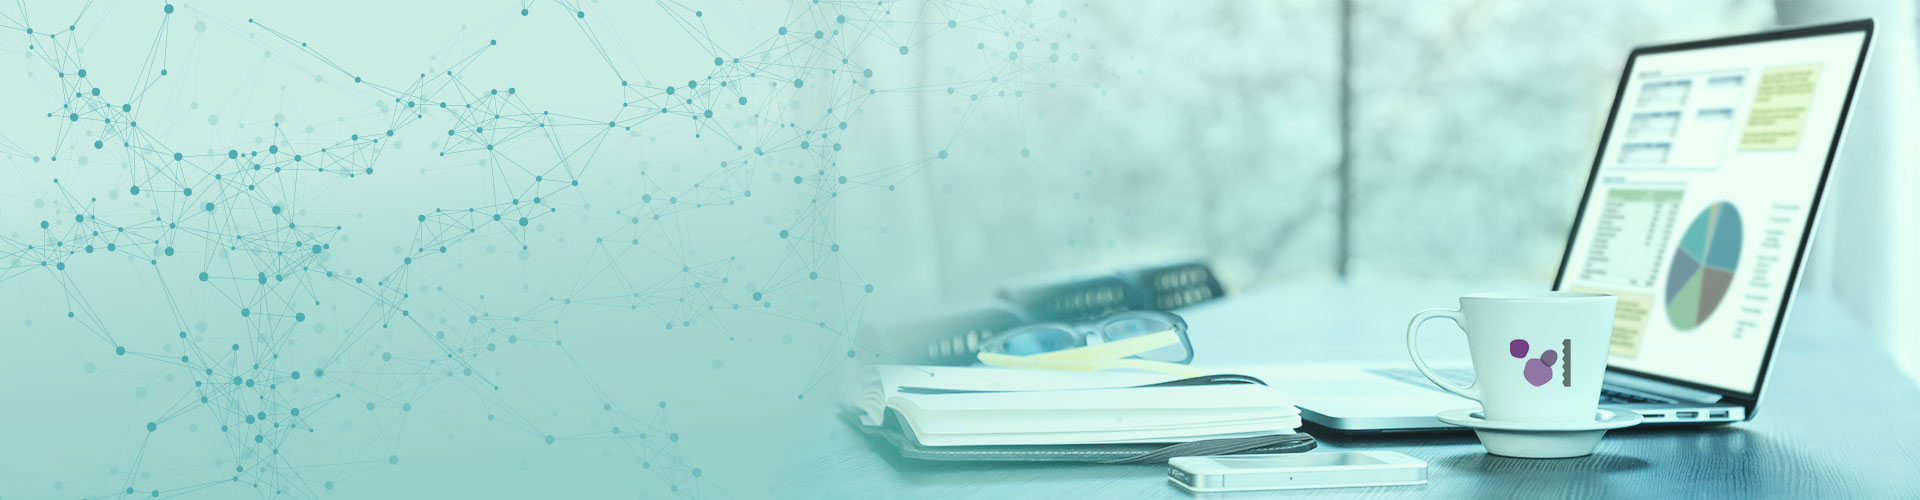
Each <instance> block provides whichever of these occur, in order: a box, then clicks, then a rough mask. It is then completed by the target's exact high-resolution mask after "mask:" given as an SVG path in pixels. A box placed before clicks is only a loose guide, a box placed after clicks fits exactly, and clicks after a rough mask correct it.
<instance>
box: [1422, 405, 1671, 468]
mask: <svg viewBox="0 0 1920 500" xmlns="http://www.w3.org/2000/svg"><path fill="white" fill-rule="evenodd" d="M1439 417H1440V421H1441V422H1446V423H1449V424H1453V425H1458V426H1461V427H1466V428H1469V429H1473V433H1474V434H1476V435H1479V436H1480V444H1482V445H1486V447H1487V453H1492V454H1494V455H1500V456H1506V457H1516V458H1572V457H1584V456H1587V455H1591V454H1593V449H1594V447H1597V446H1599V445H1600V438H1601V437H1602V436H1606V435H1607V431H1608V430H1610V429H1618V428H1621V427H1632V426H1634V425H1639V424H1640V422H1641V420H1643V419H1642V418H1641V417H1640V414H1639V413H1635V412H1630V411H1619V410H1609V409H1606V408H1601V409H1599V410H1596V411H1595V412H1594V415H1593V417H1594V418H1593V421H1592V422H1572V423H1567V422H1546V423H1537V422H1502V421H1494V420H1487V419H1486V417H1484V416H1483V415H1481V414H1480V409H1479V408H1460V409H1457V410H1447V411H1443V412H1440V415H1439Z"/></svg>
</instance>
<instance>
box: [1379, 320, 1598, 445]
mask: <svg viewBox="0 0 1920 500" xmlns="http://www.w3.org/2000/svg"><path fill="white" fill-rule="evenodd" d="M1618 300H1619V299H1618V298H1617V297H1614V296H1613V295H1611V294H1604V293H1585V292H1496V293H1474V294H1468V295H1463V296H1461V297H1460V309H1457V310H1455V309H1428V310H1425V311H1420V313H1419V314H1416V315H1414V316H1413V322H1412V323H1411V324H1408V325H1407V352H1408V353H1409V354H1411V355H1412V356H1413V366H1414V368H1418V369H1420V373H1421V374H1423V375H1426V376H1427V379H1428V380H1432V381H1433V383H1434V384H1438V385H1439V386H1440V388H1441V389H1446V390H1447V391H1448V392H1452V393H1454V394H1459V395H1461V396H1465V397H1467V398H1470V399H1473V400H1476V401H1479V402H1480V407H1481V410H1482V411H1483V412H1484V416H1485V418H1486V419H1487V420H1492V421H1506V422H1588V421H1592V420H1593V419H1594V410H1595V409H1596V408H1597V407H1598V406H1599V402H1600V378H1601V377H1602V376H1604V375H1605V373H1606V370H1607V347H1608V341H1609V340H1610V339H1611V336H1612V333H1613V312H1614V306H1615V305H1616V303H1617V302H1618ZM1435 318H1446V319H1450V320H1453V322H1454V323H1455V324H1458V325H1460V329H1461V330H1465V331H1466V334H1467V349H1468V351H1469V355H1470V356H1471V357H1472V358H1473V375H1474V380H1473V383H1472V384H1471V385H1468V386H1465V387H1461V386H1459V385H1457V384H1454V383H1452V382H1448V381H1447V380H1446V379H1443V378H1440V376H1439V375H1436V374H1434V372H1433V369H1432V368H1428V367H1427V363H1426V361H1423V360H1421V359H1420V349H1419V347H1418V346H1417V345H1416V343H1415V342H1414V338H1415V335H1416V334H1417V333H1418V332H1419V328H1420V323H1423V322H1425V321H1427V320H1430V319H1435Z"/></svg>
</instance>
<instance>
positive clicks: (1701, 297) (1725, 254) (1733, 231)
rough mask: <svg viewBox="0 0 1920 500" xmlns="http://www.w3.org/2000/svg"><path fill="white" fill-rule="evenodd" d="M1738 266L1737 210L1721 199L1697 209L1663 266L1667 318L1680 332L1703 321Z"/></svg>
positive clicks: (1729, 282)
mask: <svg viewBox="0 0 1920 500" xmlns="http://www.w3.org/2000/svg"><path fill="white" fill-rule="evenodd" d="M1739 265H1740V212H1739V211H1738V210H1736V209H1734V208H1733V204H1732V203H1728V202H1724V201H1723V202H1719V203H1715V204H1713V205H1710V206H1708V207H1707V208H1706V210H1701V211H1700V215H1699V216H1696V217H1694V218H1693V223H1692V224H1690V225H1688V226H1687V232H1686V234H1685V235H1683V236H1681V237H1680V246H1679V248H1676V249H1674V251H1673V264H1672V265H1671V266H1670V267H1668V269H1667V295H1666V297H1667V320H1668V321H1671V322H1672V323H1673V327H1674V328H1676V329H1679V330H1680V331H1689V330H1693V329H1694V327H1697V326H1700V324H1701V323H1705V322H1706V321H1707V318H1708V317H1710V316H1712V315H1713V311H1714V310H1715V309H1717V308H1718V307H1719V306H1720V302H1721V299H1723V298H1726V295H1727V287H1728V286H1729V285H1731V284H1732V283H1733V273H1734V271H1735V270H1737V269H1738V268H1739Z"/></svg>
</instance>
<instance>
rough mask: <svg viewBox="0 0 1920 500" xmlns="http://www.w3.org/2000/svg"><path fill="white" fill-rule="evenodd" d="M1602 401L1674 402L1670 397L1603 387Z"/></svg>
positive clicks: (1601, 391)
mask: <svg viewBox="0 0 1920 500" xmlns="http://www.w3.org/2000/svg"><path fill="white" fill-rule="evenodd" d="M1600 402H1602V403H1614V404H1635V403H1647V404H1668V403H1672V402H1673V401H1672V400H1668V399H1663V398H1649V397H1643V396H1639V395H1635V394H1629V393H1625V392H1620V391H1616V390H1613V389H1608V388H1605V387H1601V388H1600Z"/></svg>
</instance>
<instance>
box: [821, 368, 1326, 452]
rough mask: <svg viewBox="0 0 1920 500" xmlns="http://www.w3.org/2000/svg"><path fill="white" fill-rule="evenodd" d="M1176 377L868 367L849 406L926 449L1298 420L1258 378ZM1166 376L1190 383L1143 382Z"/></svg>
mask: <svg viewBox="0 0 1920 500" xmlns="http://www.w3.org/2000/svg"><path fill="white" fill-rule="evenodd" d="M1178 379H1179V377H1173V376H1168V375H1160V374H1151V373H1131V372H1115V371H1107V372H1072V371H1058V370H1017V369H1007V368H980V367H952V366H915V365H874V366H869V367H866V368H864V369H863V372H862V376H861V379H860V380H861V385H862V390H861V392H860V394H859V395H858V396H857V397H856V399H855V400H854V401H852V403H851V406H852V410H853V411H854V412H855V413H856V418H857V419H858V421H859V424H860V425H861V426H863V427H867V428H871V429H880V428H896V429H898V430H900V431H902V434H903V435H904V436H906V437H909V438H911V439H910V441H911V442H912V443H911V444H913V445H915V446H918V447H926V448H943V447H960V446H1045V445H1139V444H1173V443H1190V442H1196V441H1205V440H1224V439H1237V438H1258V437H1266V436H1283V435H1294V434H1295V432H1294V430H1295V429H1296V428H1298V427H1299V426H1300V413H1299V410H1298V409H1297V408H1295V407H1294V406H1293V404H1292V403H1291V402H1290V400H1289V399H1288V398H1287V397H1286V396H1285V395H1284V394H1282V393H1281V392H1280V391H1278V390H1275V389H1274V388H1272V387H1268V386H1266V385H1264V384H1263V383H1260V382H1259V381H1258V380H1257V379H1252V378H1251V377H1239V378H1237V379H1236V378H1234V377H1232V376H1227V377H1215V378H1210V379H1207V380H1203V381H1196V380H1198V379H1186V380H1178ZM1221 380H1224V382H1222V381H1221ZM1236 380H1237V381H1238V382H1237V383H1235V382H1234V381H1236ZM1249 380H1250V381H1252V382H1247V381H1249ZM1169 382H1175V383H1184V384H1194V385H1175V386H1148V385H1151V384H1163V383H1169ZM1142 386H1147V387H1142ZM1308 439H1310V438H1308ZM1258 442H1279V441H1278V440H1265V441H1258ZM1309 447H1310V445H1309Z"/></svg>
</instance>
